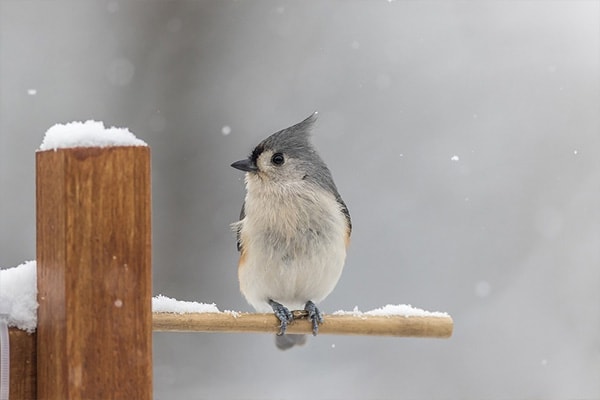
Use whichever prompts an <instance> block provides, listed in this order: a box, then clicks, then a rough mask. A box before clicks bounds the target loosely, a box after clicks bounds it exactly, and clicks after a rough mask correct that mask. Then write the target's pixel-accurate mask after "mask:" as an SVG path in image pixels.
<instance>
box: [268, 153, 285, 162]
mask: <svg viewBox="0 0 600 400" xmlns="http://www.w3.org/2000/svg"><path fill="white" fill-rule="evenodd" d="M284 161H285V159H284V158H283V154H281V153H275V154H273V157H271V162H272V163H273V164H275V165H281V164H283V162H284Z"/></svg>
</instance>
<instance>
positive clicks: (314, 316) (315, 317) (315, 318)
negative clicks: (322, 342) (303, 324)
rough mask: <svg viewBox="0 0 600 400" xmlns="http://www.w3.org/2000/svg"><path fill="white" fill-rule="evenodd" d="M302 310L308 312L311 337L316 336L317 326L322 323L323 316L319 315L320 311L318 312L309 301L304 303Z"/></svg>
mask: <svg viewBox="0 0 600 400" xmlns="http://www.w3.org/2000/svg"><path fill="white" fill-rule="evenodd" d="M304 310H305V311H306V312H308V318H309V319H310V320H311V322H312V328H313V329H312V333H313V336H317V334H318V333H319V324H322V323H323V314H322V313H321V311H319V309H318V308H317V306H316V305H315V303H313V302H312V301H310V300H309V301H308V302H306V305H305V306H304Z"/></svg>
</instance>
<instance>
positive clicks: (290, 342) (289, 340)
mask: <svg viewBox="0 0 600 400" xmlns="http://www.w3.org/2000/svg"><path fill="white" fill-rule="evenodd" d="M304 343H306V335H292V334H285V335H281V336H275V345H276V346H277V348H278V349H279V350H287V349H291V348H292V347H294V346H302V345H303V344H304Z"/></svg>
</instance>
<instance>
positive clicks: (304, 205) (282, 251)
mask: <svg viewBox="0 0 600 400" xmlns="http://www.w3.org/2000/svg"><path fill="white" fill-rule="evenodd" d="M247 189H248V193H247V196H246V203H245V211H246V216H245V218H244V219H243V220H242V221H240V224H241V232H240V237H241V241H242V248H243V250H242V257H241V260H240V267H239V280H240V289H241V291H242V293H243V294H244V296H245V297H246V299H247V300H248V302H249V303H250V304H251V305H252V306H253V307H254V308H255V309H256V310H257V311H261V312H268V311H270V310H271V308H270V306H269V305H268V300H269V299H272V300H274V301H277V302H279V303H282V304H283V305H285V306H286V307H288V308H290V309H302V308H303V307H304V304H305V303H306V302H307V301H308V300H311V301H313V302H319V301H321V300H323V299H324V298H325V297H326V296H327V295H328V294H329V293H331V291H332V290H333V288H334V287H335V285H336V284H337V281H338V280H339V278H340V275H341V273H342V268H343V266H344V261H345V258H346V244H347V240H348V225H347V222H346V219H345V217H344V215H343V213H342V212H341V207H340V204H339V203H338V202H337V201H336V199H335V198H334V196H333V195H332V194H330V193H327V192H326V191H324V190H323V189H321V188H319V187H314V186H309V184H308V183H305V182H301V183H299V184H291V185H287V186H286V187H280V186H276V187H270V186H266V185H261V184H257V183H256V182H254V184H253V182H251V181H250V180H248V182H247Z"/></svg>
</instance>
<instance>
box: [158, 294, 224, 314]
mask: <svg viewBox="0 0 600 400" xmlns="http://www.w3.org/2000/svg"><path fill="white" fill-rule="evenodd" d="M152 311H153V312H164V313H176V314H186V313H218V312H220V311H219V309H218V308H217V306H216V305H215V303H211V304H206V303H198V302H195V301H182V300H176V299H172V298H170V297H166V296H163V295H162V294H159V295H158V296H155V297H153V298H152Z"/></svg>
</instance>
